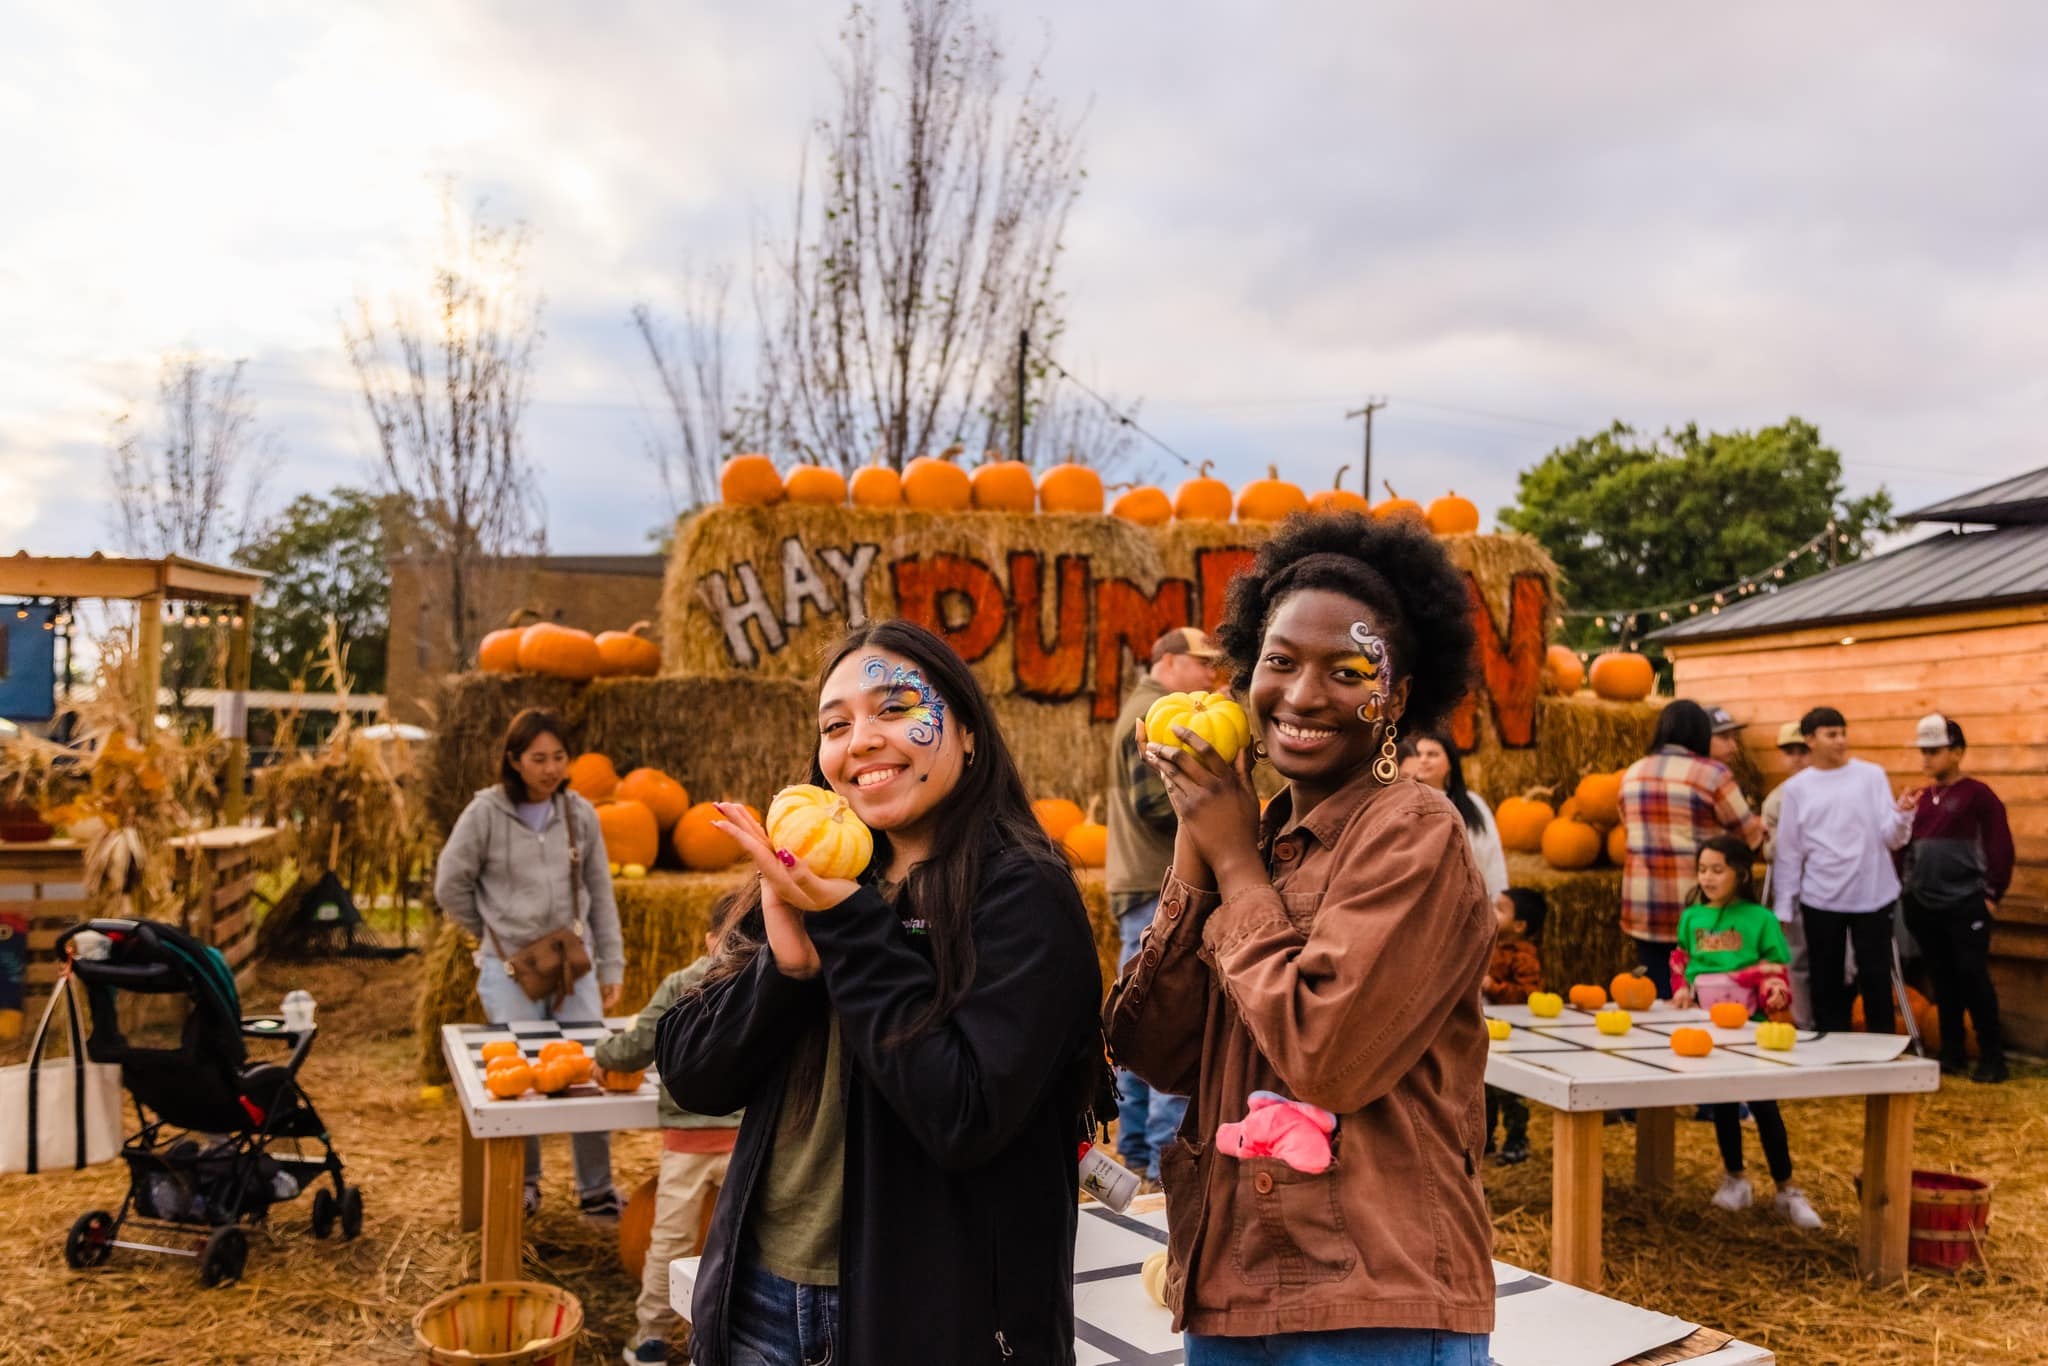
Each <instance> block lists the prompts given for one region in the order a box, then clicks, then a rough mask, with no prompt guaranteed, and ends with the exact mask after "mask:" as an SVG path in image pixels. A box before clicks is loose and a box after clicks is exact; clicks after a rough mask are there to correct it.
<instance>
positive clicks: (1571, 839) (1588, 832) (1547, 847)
mask: <svg viewBox="0 0 2048 1366" xmlns="http://www.w3.org/2000/svg"><path fill="white" fill-rule="evenodd" d="M1599 858H1600V832H1599V831H1598V830H1595V829H1594V828H1593V827H1592V826H1590V825H1588V824H1586V823H1585V822H1584V821H1568V820H1562V819H1560V820H1554V821H1552V822H1551V823H1550V824H1548V825H1546V826H1544V827H1543V861H1544V862H1545V863H1548V864H1549V865H1550V866H1551V867H1553V868H1590V867H1592V866H1593V865H1594V863H1596V862H1598V861H1599Z"/></svg>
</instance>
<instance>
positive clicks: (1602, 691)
mask: <svg viewBox="0 0 2048 1366" xmlns="http://www.w3.org/2000/svg"><path fill="white" fill-rule="evenodd" d="M1592 680H1593V691H1594V692H1596V693H1598V694H1599V695H1600V696H1602V697H1604V698H1606V699H1607V700H1608V701H1610V702H1640V701H1642V700H1643V699H1644V698H1645V697H1648V696H1649V695H1650V689H1651V688H1652V687H1654V686H1655V685H1656V682H1657V671H1656V670H1655V669H1653V668H1651V667H1650V661H1649V660H1647V659H1645V658H1643V657H1642V656H1641V655H1639V654H1637V653H1636V652H1635V651H1633V650H1609V651H1608V652H1607V653H1606V654H1604V655H1601V656H1599V657H1598V658H1596V659H1595V660H1594V661H1593V672H1592Z"/></svg>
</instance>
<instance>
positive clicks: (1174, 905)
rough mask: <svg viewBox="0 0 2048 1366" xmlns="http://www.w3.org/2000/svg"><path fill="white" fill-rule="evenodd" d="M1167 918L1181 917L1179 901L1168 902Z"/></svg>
mask: <svg viewBox="0 0 2048 1366" xmlns="http://www.w3.org/2000/svg"><path fill="white" fill-rule="evenodd" d="M1166 918H1167V919H1168V920H1178V919H1180V903H1179V902H1178V901H1169V902H1167V903H1166Z"/></svg>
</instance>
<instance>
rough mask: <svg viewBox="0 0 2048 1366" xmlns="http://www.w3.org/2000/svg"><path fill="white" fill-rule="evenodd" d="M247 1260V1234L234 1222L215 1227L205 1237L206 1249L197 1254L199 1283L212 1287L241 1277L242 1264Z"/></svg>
mask: <svg viewBox="0 0 2048 1366" xmlns="http://www.w3.org/2000/svg"><path fill="white" fill-rule="evenodd" d="M248 1260H249V1235H248V1234H246V1233H244V1232H242V1230H241V1228H240V1227H239V1226H238V1225H235V1224H228V1225H226V1226H225V1227H223V1228H217V1229H215V1230H214V1231H213V1232H212V1233H211V1234H209V1235H208V1236H207V1239H206V1251H204V1252H203V1253H201V1254H200V1256H199V1281H200V1284H202V1285H204V1286H206V1287H207V1288H208V1289H212V1288H213V1287H214V1286H216V1285H224V1284H226V1283H227V1282H229V1281H239V1280H240V1279H242V1265H243V1263H245V1262H247V1261H248Z"/></svg>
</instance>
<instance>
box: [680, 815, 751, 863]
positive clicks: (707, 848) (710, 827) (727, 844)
mask: <svg viewBox="0 0 2048 1366" xmlns="http://www.w3.org/2000/svg"><path fill="white" fill-rule="evenodd" d="M747 810H748V811H749V812H750V813H752V815H753V817H754V819H755V820H759V819H761V813H760V812H758V811H755V810H754V808H753V807H751V806H750V807H748V808H747ZM724 819H725V817H723V816H721V815H719V814H718V808H717V807H716V806H713V805H712V804H711V803H710V802H698V803H697V804H696V805H695V806H693V807H691V808H690V809H689V810H688V811H685V812H684V813H683V818H682V819H681V820H679V821H677V822H676V828H675V832H674V834H673V836H672V837H671V839H670V843H672V844H673V845H675V850H676V856H677V857H678V858H680V859H682V861H683V866H684V867H685V868H694V869H696V870H698V871H699V872H708V871H710V870H711V869H713V868H730V867H731V866H732V865H733V864H735V863H738V862H739V861H740V858H741V856H742V855H743V854H744V853H745V852H746V851H745V850H743V849H741V848H740V842H739V841H738V840H736V839H734V838H733V837H732V836H731V835H728V834H726V833H725V832H724V831H723V830H720V829H719V828H718V826H717V824H716V822H718V821H722V820H724Z"/></svg>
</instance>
